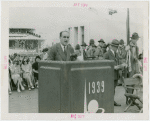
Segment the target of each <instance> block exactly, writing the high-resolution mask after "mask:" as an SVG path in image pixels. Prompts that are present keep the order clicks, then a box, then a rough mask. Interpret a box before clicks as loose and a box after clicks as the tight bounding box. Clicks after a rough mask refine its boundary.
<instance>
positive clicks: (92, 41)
mask: <svg viewBox="0 0 150 121" xmlns="http://www.w3.org/2000/svg"><path fill="white" fill-rule="evenodd" d="M94 43H95V42H94V39H90V42H89V46H88V47H87V57H92V55H91V51H92V48H93V47H92V45H93V44H94Z"/></svg>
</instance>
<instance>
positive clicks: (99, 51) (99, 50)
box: [94, 39, 105, 59]
mask: <svg viewBox="0 0 150 121" xmlns="http://www.w3.org/2000/svg"><path fill="white" fill-rule="evenodd" d="M98 42H99V45H98V46H97V49H96V52H95V54H94V56H95V57H98V58H99V59H103V46H104V43H105V42H104V40H103V39H100V40H99V41H98Z"/></svg>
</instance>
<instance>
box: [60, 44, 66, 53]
mask: <svg viewBox="0 0 150 121" xmlns="http://www.w3.org/2000/svg"><path fill="white" fill-rule="evenodd" d="M60 45H61V48H62V50H63V52H64V45H62V44H61V43H60ZM66 47H67V45H66V46H65V49H66Z"/></svg>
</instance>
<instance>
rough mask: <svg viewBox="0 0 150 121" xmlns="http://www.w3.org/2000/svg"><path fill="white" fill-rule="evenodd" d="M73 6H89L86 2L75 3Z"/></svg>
mask: <svg viewBox="0 0 150 121" xmlns="http://www.w3.org/2000/svg"><path fill="white" fill-rule="evenodd" d="M73 6H81V7H87V6H88V4H85V3H74V5H73Z"/></svg>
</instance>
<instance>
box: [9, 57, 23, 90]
mask: <svg viewBox="0 0 150 121" xmlns="http://www.w3.org/2000/svg"><path fill="white" fill-rule="evenodd" d="M10 70H11V77H12V79H13V82H14V84H15V85H16V86H17V91H18V92H21V91H20V87H21V89H22V90H24V87H23V85H22V83H21V82H22V78H21V77H20V74H21V73H22V72H21V69H20V65H19V61H16V60H15V61H13V65H12V66H11V68H10Z"/></svg>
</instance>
